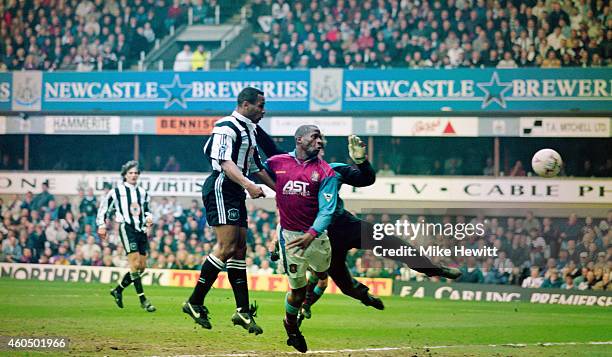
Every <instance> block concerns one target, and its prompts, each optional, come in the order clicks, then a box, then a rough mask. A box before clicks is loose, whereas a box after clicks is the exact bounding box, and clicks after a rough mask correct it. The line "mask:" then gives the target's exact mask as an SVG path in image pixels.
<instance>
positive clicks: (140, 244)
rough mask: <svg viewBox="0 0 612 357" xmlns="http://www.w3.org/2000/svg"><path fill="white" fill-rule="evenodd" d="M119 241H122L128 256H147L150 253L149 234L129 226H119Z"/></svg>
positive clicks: (122, 224)
mask: <svg viewBox="0 0 612 357" xmlns="http://www.w3.org/2000/svg"><path fill="white" fill-rule="evenodd" d="M119 240H121V244H123V249H124V250H125V253H126V254H130V253H134V252H138V253H140V254H141V255H147V252H148V251H149V241H148V239H147V234H146V233H144V232H138V231H137V230H136V229H135V228H134V227H132V226H131V225H129V224H125V223H121V224H120V225H119Z"/></svg>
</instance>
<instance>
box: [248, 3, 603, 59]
mask: <svg viewBox="0 0 612 357" xmlns="http://www.w3.org/2000/svg"><path fill="white" fill-rule="evenodd" d="M252 10H253V16H252V22H253V24H255V25H256V26H257V27H258V28H259V29H260V31H261V32H262V33H263V36H262V40H261V41H260V42H259V43H258V47H259V48H257V49H254V50H253V51H252V52H251V53H250V54H249V56H248V57H245V59H244V60H243V61H242V62H241V64H240V65H239V66H238V68H242V69H252V68H284V69H286V68H306V67H307V68H317V67H344V68H398V67H410V68H483V67H498V68H515V67H545V68H558V67H562V66H563V67H576V66H581V67H601V66H608V65H610V64H611V63H612V62H611V58H612V56H610V46H611V44H610V41H611V40H612V32H611V29H612V28H611V25H612V17H611V16H610V12H609V5H606V4H605V2H604V1H591V2H572V1H562V2H559V1H484V0H478V1H463V0H459V1H454V0H449V1H439V0H435V1H398V0H378V1H370V0H368V1H363V2H358V1H356V0H348V1H342V0H341V1H337V2H325V1H312V2H311V1H308V2H307V1H284V0H279V1H274V2H271V1H264V0H254V1H253V5H252Z"/></svg>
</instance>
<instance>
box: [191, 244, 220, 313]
mask: <svg viewBox="0 0 612 357" xmlns="http://www.w3.org/2000/svg"><path fill="white" fill-rule="evenodd" d="M224 267H225V263H223V262H222V261H221V260H220V259H219V258H217V257H215V256H214V255H212V254H209V255H208V257H206V260H205V261H204V264H202V270H201V272H200V278H199V279H198V282H197V284H196V286H195V288H194V289H193V293H192V294H191V297H190V298H189V303H190V304H193V305H203V304H204V297H205V296H206V294H208V291H209V290H210V288H211V287H212V285H213V284H214V282H215V280H217V276H218V275H219V272H220V271H221V270H223V268H224Z"/></svg>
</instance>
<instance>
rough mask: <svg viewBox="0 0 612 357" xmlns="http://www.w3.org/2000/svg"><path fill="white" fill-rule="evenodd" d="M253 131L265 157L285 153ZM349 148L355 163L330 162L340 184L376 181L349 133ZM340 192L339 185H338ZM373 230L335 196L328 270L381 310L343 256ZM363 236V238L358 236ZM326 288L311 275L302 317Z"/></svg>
mask: <svg viewBox="0 0 612 357" xmlns="http://www.w3.org/2000/svg"><path fill="white" fill-rule="evenodd" d="M256 133H257V138H256V139H257V143H258V145H259V146H260V147H261V149H262V150H263V152H264V153H265V154H266V156H268V157H271V156H273V155H278V154H282V153H285V152H284V151H281V150H280V149H279V148H278V147H277V146H276V144H275V143H274V141H273V140H272V138H271V137H270V136H269V135H268V134H267V133H266V132H265V131H263V129H261V128H260V127H258V128H257V131H256ZM348 149H349V155H350V157H351V159H352V160H353V162H354V163H355V164H354V165H348V164H343V163H330V166H331V167H332V168H333V169H334V171H335V172H336V176H337V177H338V182H339V186H340V185H342V184H343V183H346V184H347V185H350V186H354V187H366V186H370V185H372V184H373V183H374V181H376V173H375V172H374V169H373V168H372V165H370V162H369V161H368V160H367V158H366V154H365V153H366V147H365V144H363V143H362V141H361V139H359V137H357V136H355V135H351V136H349V145H348ZM321 152H323V150H321ZM339 191H340V187H338V192H339ZM373 230H374V228H373V225H372V224H371V223H369V222H366V221H363V220H361V219H359V218H357V217H355V216H354V215H352V214H351V213H350V212H348V211H347V210H346V209H344V203H343V202H342V199H341V198H340V197H338V203H337V206H336V211H335V213H334V217H333V219H332V223H331V224H330V225H329V226H328V228H327V234H328V236H329V240H330V244H331V247H332V257H331V263H330V267H329V270H328V273H329V276H331V278H332V279H333V280H334V282H335V283H336V285H337V286H338V287H339V288H340V290H341V291H342V293H343V294H345V295H347V296H350V297H352V298H354V299H357V300H359V301H361V302H362V303H363V304H364V305H366V306H372V307H374V308H376V309H378V310H382V309H384V304H383V302H382V300H380V299H379V298H378V297H376V296H373V295H371V294H370V293H369V288H368V287H367V286H365V285H364V284H362V283H360V282H358V281H357V280H356V279H354V278H353V277H352V275H351V273H350V271H349V270H348V267H347V265H346V255H347V253H348V251H349V250H351V249H353V248H358V249H372V248H373V246H374V243H373V240H372V239H371V237H372V236H373V233H374V232H373ZM362 237H364V238H365V239H361V238H362ZM381 242H382V244H384V247H385V248H390V249H397V248H401V247H403V246H409V244H408V243H406V242H405V241H404V240H402V239H400V238H398V237H395V236H392V237H387V238H385V239H384V240H383V241H381ZM377 244H381V243H380V242H379V243H377ZM394 259H395V260H396V261H398V262H400V263H403V264H406V265H408V266H409V267H410V268H412V269H414V270H416V271H418V272H421V273H424V274H426V275H427V276H442V277H445V278H449V279H456V278H458V277H459V276H460V275H461V272H460V271H459V270H458V269H455V268H448V267H444V266H438V265H435V264H434V263H432V261H431V260H429V258H427V257H425V256H402V257H395V258H394ZM326 287H327V281H326V280H317V278H316V275H315V274H311V278H310V280H309V283H308V288H307V292H306V300H305V301H304V305H303V307H302V314H303V317H306V318H310V307H311V306H312V305H313V304H314V303H315V302H316V301H317V300H318V299H319V298H320V297H321V295H322V294H323V292H324V291H325V288H326Z"/></svg>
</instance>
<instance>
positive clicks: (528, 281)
mask: <svg viewBox="0 0 612 357" xmlns="http://www.w3.org/2000/svg"><path fill="white" fill-rule="evenodd" d="M543 283H544V279H543V278H542V277H541V276H540V268H539V267H538V266H532V267H531V269H530V275H529V276H528V277H527V278H525V280H523V283H522V284H521V286H522V287H524V288H539V287H541V286H542V284H543Z"/></svg>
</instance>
